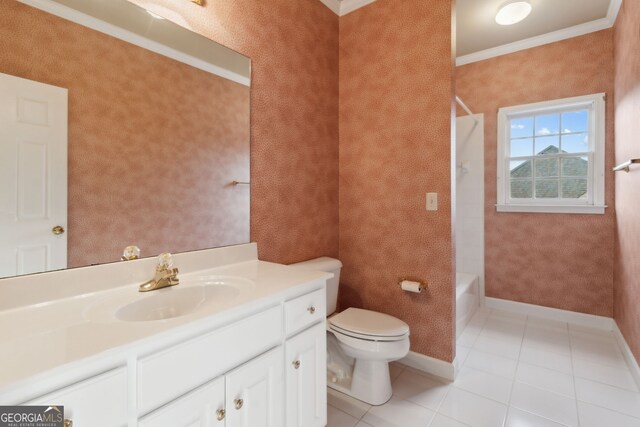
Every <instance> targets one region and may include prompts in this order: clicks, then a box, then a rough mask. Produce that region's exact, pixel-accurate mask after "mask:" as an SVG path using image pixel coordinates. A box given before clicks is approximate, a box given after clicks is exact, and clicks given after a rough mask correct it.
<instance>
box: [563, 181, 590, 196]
mask: <svg viewBox="0 0 640 427" xmlns="http://www.w3.org/2000/svg"><path fill="white" fill-rule="evenodd" d="M560 182H561V187H562V197H563V198H564V199H586V198H587V180H586V179H581V178H562V179H561V180H560Z"/></svg>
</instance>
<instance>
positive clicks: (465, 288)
mask: <svg viewBox="0 0 640 427" xmlns="http://www.w3.org/2000/svg"><path fill="white" fill-rule="evenodd" d="M479 292H480V290H479V282H478V276H476V275H475V274H469V273H457V274H456V338H458V337H459V336H460V334H461V333H462V331H463V330H464V328H465V326H467V324H468V323H469V321H470V320H471V318H472V317H473V315H474V314H475V312H476V310H477V309H478V306H479V305H480V297H479Z"/></svg>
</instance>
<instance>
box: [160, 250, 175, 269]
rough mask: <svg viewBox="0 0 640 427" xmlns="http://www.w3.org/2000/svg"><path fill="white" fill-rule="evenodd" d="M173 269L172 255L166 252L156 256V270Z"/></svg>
mask: <svg viewBox="0 0 640 427" xmlns="http://www.w3.org/2000/svg"><path fill="white" fill-rule="evenodd" d="M171 267H173V255H171V254H170V253H168V252H165V253H161V254H160V255H158V268H159V269H165V270H169V269H170V268H171Z"/></svg>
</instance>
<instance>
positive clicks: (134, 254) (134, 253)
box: [121, 246, 140, 261]
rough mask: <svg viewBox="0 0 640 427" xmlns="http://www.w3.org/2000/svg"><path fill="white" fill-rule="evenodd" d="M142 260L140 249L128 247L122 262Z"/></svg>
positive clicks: (125, 249) (123, 254)
mask: <svg viewBox="0 0 640 427" xmlns="http://www.w3.org/2000/svg"><path fill="white" fill-rule="evenodd" d="M139 258H140V248H139V247H137V246H127V247H126V248H124V252H123V253H122V258H121V259H122V261H133V260H135V259H139Z"/></svg>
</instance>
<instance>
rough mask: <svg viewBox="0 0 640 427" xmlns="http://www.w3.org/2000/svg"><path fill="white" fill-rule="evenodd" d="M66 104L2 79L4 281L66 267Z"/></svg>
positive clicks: (44, 90)
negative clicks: (8, 278) (9, 277)
mask: <svg viewBox="0 0 640 427" xmlns="http://www.w3.org/2000/svg"><path fill="white" fill-rule="evenodd" d="M67 98H68V91H67V89H62V88H58V87H54V86H50V85H46V84H43V83H39V82H35V81H31V80H25V79H21V78H18V77H14V76H9V75H6V74H0V277H7V276H14V275H19V274H29V273H37V272H42V271H50V270H57V269H61V268H66V267H67V234H66V228H67V107H68V100H67ZM54 227H61V229H62V230H64V231H62V232H61V234H55V232H54ZM61 229H60V228H58V229H56V231H57V232H58V233H60V231H61Z"/></svg>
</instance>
